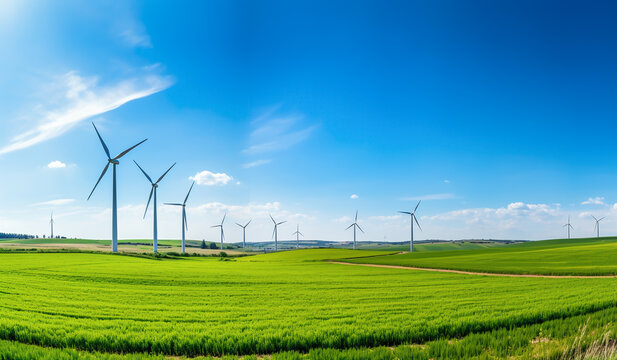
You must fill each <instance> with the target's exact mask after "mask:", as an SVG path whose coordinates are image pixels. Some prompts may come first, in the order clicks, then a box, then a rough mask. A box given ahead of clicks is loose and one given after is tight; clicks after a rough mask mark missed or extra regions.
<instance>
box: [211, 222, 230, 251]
mask: <svg viewBox="0 0 617 360" xmlns="http://www.w3.org/2000/svg"><path fill="white" fill-rule="evenodd" d="M226 217H227V213H225V215H223V220H221V223H220V224H219V225H214V226H210V227H213V228H215V227H220V228H221V251H222V250H223V239H225V232H224V231H223V223H224V222H225V218H226Z"/></svg>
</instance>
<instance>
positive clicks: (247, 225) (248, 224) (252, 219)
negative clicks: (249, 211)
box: [244, 219, 253, 227]
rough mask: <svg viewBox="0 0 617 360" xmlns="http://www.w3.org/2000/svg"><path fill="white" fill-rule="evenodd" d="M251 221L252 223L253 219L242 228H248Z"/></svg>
mask: <svg viewBox="0 0 617 360" xmlns="http://www.w3.org/2000/svg"><path fill="white" fill-rule="evenodd" d="M251 221H253V219H251V220H249V222H247V223H246V225H244V227H247V226H249V224H250V223H251Z"/></svg>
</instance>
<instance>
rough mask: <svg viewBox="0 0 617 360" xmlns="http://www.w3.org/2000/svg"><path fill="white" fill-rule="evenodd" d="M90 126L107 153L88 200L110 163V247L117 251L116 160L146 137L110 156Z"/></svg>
mask: <svg viewBox="0 0 617 360" xmlns="http://www.w3.org/2000/svg"><path fill="white" fill-rule="evenodd" d="M92 126H94V130H95V131H96V134H97V135H98V137H99V140H101V145H103V150H105V155H107V165H105V167H104V168H103V172H102V173H101V176H99V179H98V180H97V181H96V184H94V188H93V189H92V191H91V192H90V195H88V200H90V197H91V196H92V193H94V190H96V187H97V186H98V184H99V182H101V179H102V178H103V176H105V173H106V172H107V169H109V165H110V164H111V165H112V170H113V190H112V192H113V194H112V203H111V248H112V251H113V252H118V201H117V196H116V166H117V165H118V164H120V162H119V161H118V160H119V159H120V158H121V157H123V156H124V155H126V154H127V153H128V152H129V151H131V150H133V149H134V148H136V147H137V146H138V145H141V144H142V143H143V142H144V141H146V140H148V139H144V140H142V141H140V142H138V143H137V144H135V145H133V146H131V147H130V148H128V149H126V150H124V151H123V152H121V153H120V154H118V155H117V156H116V157H114V158H112V157H111V155H110V154H109V149H108V148H107V145H105V142H104V141H103V138H102V137H101V134H99V130H98V129H97V128H96V125H94V123H92Z"/></svg>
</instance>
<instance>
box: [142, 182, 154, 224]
mask: <svg viewBox="0 0 617 360" xmlns="http://www.w3.org/2000/svg"><path fill="white" fill-rule="evenodd" d="M153 193H154V187H152V189H151V190H150V196H149V197H148V203H147V204H146V211H144V219H145V218H146V213H147V212H148V206H150V200H152V194H153Z"/></svg>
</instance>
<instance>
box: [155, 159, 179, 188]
mask: <svg viewBox="0 0 617 360" xmlns="http://www.w3.org/2000/svg"><path fill="white" fill-rule="evenodd" d="M174 166H176V163H174V164H173V165H172V166H170V167H169V169H167V171H165V173H164V174H163V175H161V177H160V178H159V179H158V180H157V181H156V182H155V184H158V183H159V182H160V181H161V180H163V178H164V177H165V175H167V173H168V172H169V170H171V168H172V167H174Z"/></svg>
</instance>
